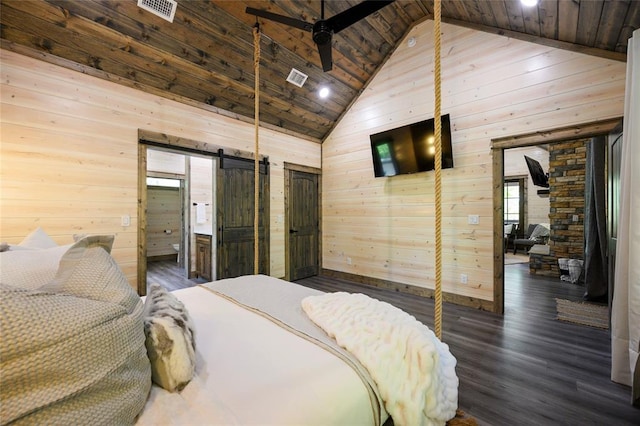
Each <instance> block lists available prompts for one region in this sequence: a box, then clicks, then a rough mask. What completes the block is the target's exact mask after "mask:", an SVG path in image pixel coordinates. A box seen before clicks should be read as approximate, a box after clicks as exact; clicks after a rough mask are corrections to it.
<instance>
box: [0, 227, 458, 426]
mask: <svg viewBox="0 0 640 426" xmlns="http://www.w3.org/2000/svg"><path fill="white" fill-rule="evenodd" d="M34 240H35V241H36V242H35V243H34ZM25 241H27V242H29V244H23V245H22V246H16V247H8V250H6V251H5V252H3V253H0V290H1V291H2V298H1V299H0V302H1V303H0V329H2V333H3V340H2V344H1V345H0V364H1V369H2V375H0V382H1V383H0V396H1V400H0V420H1V421H2V423H3V424H4V423H12V424H36V423H38V424H42V423H58V424H92V425H95V424H134V423H135V424H138V425H160V424H163V425H164V424H166V425H191V424H237V425H250V424H263V425H264V424H278V425H285V424H295V425H312V424H322V425H329V424H340V425H343V424H349V425H380V424H384V423H385V421H386V420H387V419H389V418H390V417H391V416H392V417H393V421H394V423H395V424H396V425H402V424H408V425H413V424H426V425H430V424H434V425H435V424H444V423H445V422H446V420H448V419H450V418H452V417H453V416H454V415H455V409H456V408H457V386H458V379H457V377H456V375H455V364H456V360H455V358H454V357H453V356H452V355H451V354H450V353H449V351H448V347H447V346H446V344H443V343H441V342H440V341H439V340H437V339H436V338H435V336H434V335H433V333H432V332H431V331H430V330H428V328H427V327H426V326H424V325H422V324H420V323H419V322H417V321H416V320H415V318H413V317H411V316H409V315H408V314H406V313H404V312H402V311H399V310H398V309H396V308H394V307H392V306H391V305H388V304H384V303H383V302H379V301H376V300H375V299H371V298H368V297H366V296H364V295H350V294H346V293H322V292H319V291H317V290H313V289H309V288H306V287H303V286H299V285H296V284H293V283H289V282H286V281H284V280H280V279H277V278H273V277H269V276H264V275H253V276H244V277H238V278H233V279H227V280H220V281H216V282H212V283H207V284H203V285H199V286H196V287H193V288H188V289H183V290H178V291H175V292H172V293H170V294H169V293H167V292H166V291H165V293H167V296H170V299H171V300H175V301H176V303H178V304H179V305H180V307H181V309H183V311H184V312H188V316H189V321H188V323H189V326H188V327H184V326H183V329H188V330H190V331H193V330H195V332H194V333H193V334H188V336H189V339H186V338H185V341H191V342H195V351H193V348H191V349H192V351H191V356H192V358H193V363H192V366H193V369H192V371H191V372H190V375H189V377H188V379H187V380H184V381H183V383H182V385H181V386H180V387H179V388H170V387H167V386H166V384H165V383H163V382H162V380H156V370H157V369H158V366H157V365H158V360H157V359H156V358H154V356H153V354H154V350H155V346H154V343H150V341H151V340H152V339H151V334H150V333H149V327H148V325H149V324H151V323H152V320H153V319H158V320H160V319H162V320H164V319H165V316H166V315H164V313H163V312H160V311H157V312H154V311H150V310H148V309H147V308H148V307H149V306H154V303H155V302H154V300H155V295H153V293H150V295H149V296H148V297H147V298H146V300H144V299H141V298H140V297H138V296H137V295H136V294H135V292H134V291H133V289H132V288H131V286H130V285H129V283H128V281H127V279H126V277H125V276H124V274H123V273H122V271H121V270H120V269H119V267H118V265H117V263H116V262H115V260H114V259H113V258H112V257H111V255H110V254H109V253H110V250H111V245H112V243H113V236H89V237H85V238H80V239H79V241H77V242H76V243H73V244H69V245H68V246H58V245H57V244H55V243H53V242H52V241H50V240H47V238H46V235H39V236H37V238H34V237H33V236H29V237H27V238H25ZM156 305H157V303H156ZM158 312H159V314H158ZM184 312H183V313H184ZM179 322H182V321H181V320H180V321H179ZM187 346H189V345H187ZM174 349H176V350H175V353H177V352H178V349H177V347H174ZM169 352H171V351H169ZM166 365H167V366H169V368H175V366H174V365H173V364H170V363H167V364H166ZM152 377H153V381H154V383H152ZM159 385H161V386H164V387H165V388H162V387H161V386H159ZM167 389H169V390H170V391H169V390H167Z"/></svg>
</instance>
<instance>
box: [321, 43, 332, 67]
mask: <svg viewBox="0 0 640 426" xmlns="http://www.w3.org/2000/svg"><path fill="white" fill-rule="evenodd" d="M318 52H319V53H320V62H322V71H331V68H333V59H331V40H329V42H328V43H324V44H318Z"/></svg>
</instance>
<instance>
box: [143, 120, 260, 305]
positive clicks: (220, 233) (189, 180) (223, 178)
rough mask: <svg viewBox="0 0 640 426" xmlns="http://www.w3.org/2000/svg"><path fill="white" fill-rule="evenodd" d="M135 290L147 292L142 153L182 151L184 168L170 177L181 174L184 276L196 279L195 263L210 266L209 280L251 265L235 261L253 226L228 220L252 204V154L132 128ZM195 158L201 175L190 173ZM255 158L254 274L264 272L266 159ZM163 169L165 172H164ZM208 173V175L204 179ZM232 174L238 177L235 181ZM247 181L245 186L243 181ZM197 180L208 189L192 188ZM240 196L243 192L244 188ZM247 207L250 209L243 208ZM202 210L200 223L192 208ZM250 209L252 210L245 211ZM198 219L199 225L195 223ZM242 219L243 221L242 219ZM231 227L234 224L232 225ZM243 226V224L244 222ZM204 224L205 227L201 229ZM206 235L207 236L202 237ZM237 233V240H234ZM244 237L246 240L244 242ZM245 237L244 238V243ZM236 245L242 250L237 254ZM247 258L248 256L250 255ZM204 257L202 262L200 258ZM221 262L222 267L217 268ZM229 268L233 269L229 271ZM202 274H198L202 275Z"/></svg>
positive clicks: (239, 258)
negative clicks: (257, 201)
mask: <svg viewBox="0 0 640 426" xmlns="http://www.w3.org/2000/svg"><path fill="white" fill-rule="evenodd" d="M138 140H139V144H138V257H137V259H138V272H137V276H138V280H137V281H138V284H137V289H138V294H139V295H145V294H146V291H147V261H146V260H147V251H148V250H147V230H148V223H147V204H148V198H147V197H148V194H147V182H146V177H147V168H148V162H149V158H148V155H147V154H148V152H152V151H160V152H169V153H173V154H178V155H182V156H183V157H184V159H185V160H184V162H183V164H184V169H183V170H182V169H180V170H178V171H176V170H174V171H173V172H171V173H173V176H164V177H173V178H177V177H176V175H180V174H181V175H182V176H183V177H184V194H185V195H184V197H183V199H184V204H183V206H184V207H183V209H184V210H183V211H184V222H183V225H184V226H183V228H184V229H183V234H182V241H183V247H184V249H183V252H182V253H183V254H181V257H182V256H184V259H185V260H184V261H185V265H188V266H187V269H186V271H188V275H189V276H188V277H187V278H191V279H192V280H194V281H197V280H198V275H199V274H197V273H196V270H195V268H196V267H197V266H196V265H198V262H197V261H196V260H197V259H200V262H199V264H200V265H205V267H206V266H207V265H208V267H210V268H211V275H210V276H209V275H207V276H208V277H210V280H212V281H213V280H216V279H220V278H223V277H225V275H226V274H227V273H229V274H230V275H233V274H235V273H237V274H240V275H241V274H251V273H254V271H253V269H251V270H245V269H246V268H243V269H242V271H240V270H239V269H238V268H235V266H236V265H237V264H238V262H240V261H243V259H245V258H246V256H245V253H246V252H247V250H245V249H246V247H248V246H249V245H251V246H252V247H253V239H252V238H253V224H249V223H248V221H245V220H244V219H243V220H242V221H240V222H237V221H234V219H235V218H239V217H240V216H239V215H237V214H236V212H238V211H242V212H243V216H242V217H243V218H244V217H245V216H247V217H248V215H246V212H247V211H248V210H247V209H249V208H251V209H252V208H253V206H254V203H253V188H254V186H253V182H254V179H253V174H254V171H253V170H254V155H253V153H251V152H246V151H241V150H237V149H234V150H233V155H228V154H226V153H225V151H224V150H225V148H223V147H220V146H217V145H213V144H209V143H205V142H201V141H196V140H191V139H187V138H182V137H177V136H171V135H167V134H164V133H157V132H151V131H148V130H138ZM197 160H205V161H204V163H205V164H208V165H206V166H204V169H206V170H208V173H209V174H208V175H207V176H206V177H194V176H193V173H196V169H197V168H198V167H199V166H197V164H196V163H197ZM258 161H259V162H260V182H261V189H260V195H261V202H260V209H261V211H260V215H259V217H260V221H261V222H260V231H259V234H260V273H266V274H268V273H269V264H270V261H269V224H270V220H269V211H270V208H269V200H270V195H269V162H268V158H267V157H265V156H262V155H261V156H260V157H259V158H258ZM164 173H167V172H164ZM209 176H210V177H209ZM234 177H238V179H235V178H234ZM249 183H250V185H249ZM200 184H206V185H209V187H208V188H209V189H206V188H205V189H202V188H201V189H198V187H199V185H200ZM238 185H240V186H242V187H243V188H244V187H245V186H247V187H250V188H251V191H250V193H251V194H250V196H249V195H247V196H240V195H239V194H240V191H238V190H237V189H238V188H239V187H238ZM242 191H243V192H242V193H243V194H245V193H247V194H248V192H247V191H246V188H244V189H243V190H242ZM249 206H250V207H249ZM199 210H200V211H201V212H204V213H205V215H206V218H207V219H205V220H204V221H202V220H199V219H198V211H199ZM251 212H253V210H251ZM220 218H225V221H228V222H229V223H227V222H224V223H223V222H221V221H220ZM199 222H200V223H199ZM245 222H246V223H245ZM236 225H240V226H239V227H236ZM245 225H246V226H245ZM204 228H206V229H204ZM198 234H203V235H205V236H208V238H207V239H206V242H205V241H204V240H205V239H203V238H199V239H197V238H196V237H197V236H198ZM207 234H210V235H207ZM238 237H240V239H239V240H238V239H237V238H238ZM244 239H247V241H244ZM249 240H250V241H249ZM203 244H204V245H205V246H206V247H203V246H202V245H203ZM196 247H197V248H198V253H200V251H201V250H204V251H206V250H207V247H210V250H209V252H210V253H211V255H210V256H211V261H210V262H207V261H206V260H207V259H204V258H203V257H202V256H197V257H196ZM240 249H242V253H240V251H239V250H240ZM251 259H253V255H251ZM203 260H204V261H203ZM242 264H243V265H245V266H246V265H250V266H251V267H252V266H253V263H251V262H248V261H247V262H244V261H243V263H242ZM221 265H222V266H221ZM232 268H235V269H233V270H231V269H232ZM221 270H222V271H224V272H225V274H222V275H216V272H217V271H221ZM202 276H203V277H204V275H202Z"/></svg>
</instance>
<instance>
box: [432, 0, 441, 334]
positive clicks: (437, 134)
mask: <svg viewBox="0 0 640 426" xmlns="http://www.w3.org/2000/svg"><path fill="white" fill-rule="evenodd" d="M440 6H441V5H440V0H434V3H433V21H434V26H433V33H434V36H435V41H434V55H435V68H434V91H435V108H434V113H433V115H434V123H435V126H434V127H435V129H434V130H435V131H434V139H435V141H434V142H435V148H436V153H435V172H436V177H435V179H436V181H435V191H436V193H435V202H436V288H435V308H434V315H435V318H434V324H435V329H436V331H435V334H436V337H437V338H438V339H440V340H442V229H441V226H442V223H441V222H442V200H441V193H442V178H441V176H440V174H441V171H442V123H441V119H440V115H441V111H440V104H441V99H440V90H441V89H440V41H441V40H440V19H441V18H440V14H441V12H440Z"/></svg>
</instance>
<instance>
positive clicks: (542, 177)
mask: <svg viewBox="0 0 640 426" xmlns="http://www.w3.org/2000/svg"><path fill="white" fill-rule="evenodd" d="M524 160H525V161H526V162H527V167H528V168H529V174H530V175H531V180H532V181H533V184H534V185H535V186H540V187H542V188H548V187H549V176H548V175H547V174H546V173H545V172H544V170H543V169H542V166H541V165H540V163H539V162H538V161H537V160H534V159H533V158H530V157H527V156H526V155H525V156H524Z"/></svg>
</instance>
